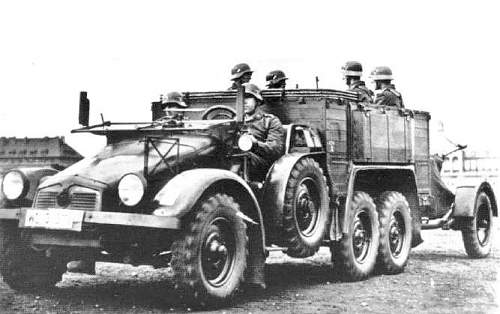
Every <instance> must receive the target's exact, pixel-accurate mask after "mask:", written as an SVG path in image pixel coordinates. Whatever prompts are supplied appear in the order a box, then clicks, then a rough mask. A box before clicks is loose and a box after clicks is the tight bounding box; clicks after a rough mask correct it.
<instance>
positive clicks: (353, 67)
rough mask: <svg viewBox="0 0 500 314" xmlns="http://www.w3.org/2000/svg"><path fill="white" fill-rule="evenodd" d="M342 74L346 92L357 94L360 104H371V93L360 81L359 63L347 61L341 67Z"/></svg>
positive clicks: (361, 71)
mask: <svg viewBox="0 0 500 314" xmlns="http://www.w3.org/2000/svg"><path fill="white" fill-rule="evenodd" d="M342 72H343V74H344V80H345V81H346V84H347V86H349V89H348V91H350V92H356V93H358V95H359V97H360V100H361V101H362V102H370V103H371V102H373V92H372V91H371V90H370V89H368V87H366V85H365V82H364V81H361V75H362V74H363V67H362V66H361V63H359V62H357V61H348V62H346V64H345V65H344V66H343V67H342Z"/></svg>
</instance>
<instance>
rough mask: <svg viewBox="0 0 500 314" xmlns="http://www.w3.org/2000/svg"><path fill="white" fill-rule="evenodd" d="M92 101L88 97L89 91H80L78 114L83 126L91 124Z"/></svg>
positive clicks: (79, 121)
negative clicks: (90, 110)
mask: <svg viewBox="0 0 500 314" xmlns="http://www.w3.org/2000/svg"><path fill="white" fill-rule="evenodd" d="M89 109H90V101H89V99H88V98H87V92H83V91H82V92H80V108H79V114H78V123H80V124H81V125H83V126H89Z"/></svg>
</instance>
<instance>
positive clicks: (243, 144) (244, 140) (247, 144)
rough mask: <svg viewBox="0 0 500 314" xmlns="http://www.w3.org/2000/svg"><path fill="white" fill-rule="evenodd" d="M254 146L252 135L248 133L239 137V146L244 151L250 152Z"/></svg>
mask: <svg viewBox="0 0 500 314" xmlns="http://www.w3.org/2000/svg"><path fill="white" fill-rule="evenodd" d="M252 146H253V141H252V136H251V135H248V134H243V135H242V136H240V138H239V139H238V147H239V149H241V150H242V151H244V152H248V151H249V150H251V149H252Z"/></svg>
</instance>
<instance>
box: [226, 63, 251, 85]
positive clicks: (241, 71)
mask: <svg viewBox="0 0 500 314" xmlns="http://www.w3.org/2000/svg"><path fill="white" fill-rule="evenodd" d="M252 73H253V71H252V69H250V66H249V65H248V64H246V63H239V64H237V65H235V66H234V67H233V68H232V69H231V81H233V84H232V85H231V87H229V89H228V90H233V89H237V88H238V85H241V84H244V83H248V82H250V79H252Z"/></svg>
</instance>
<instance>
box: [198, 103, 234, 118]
mask: <svg viewBox="0 0 500 314" xmlns="http://www.w3.org/2000/svg"><path fill="white" fill-rule="evenodd" d="M234 117H236V111H234V109H233V108H231V107H227V106H212V107H210V108H208V109H207V110H205V112H204V113H203V115H202V116H201V119H202V120H231V119H234Z"/></svg>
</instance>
